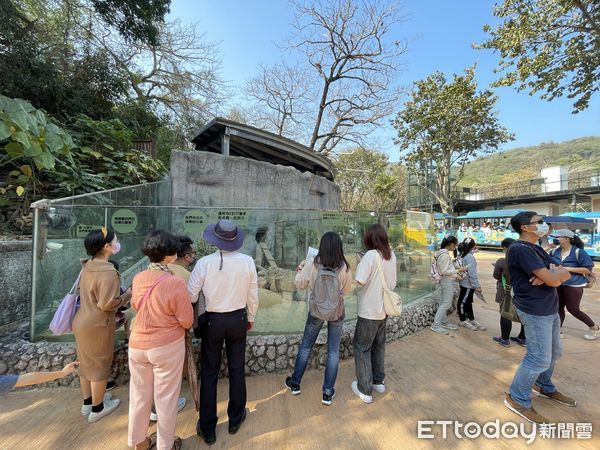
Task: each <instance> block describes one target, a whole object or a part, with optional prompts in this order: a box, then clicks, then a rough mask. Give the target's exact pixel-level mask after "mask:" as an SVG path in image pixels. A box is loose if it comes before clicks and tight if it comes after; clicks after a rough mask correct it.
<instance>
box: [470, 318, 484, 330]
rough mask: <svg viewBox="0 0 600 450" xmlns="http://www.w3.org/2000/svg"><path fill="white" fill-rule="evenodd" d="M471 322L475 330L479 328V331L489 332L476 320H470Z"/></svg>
mask: <svg viewBox="0 0 600 450" xmlns="http://www.w3.org/2000/svg"><path fill="white" fill-rule="evenodd" d="M469 322H471V325H473V326H474V327H475V328H477V329H478V330H481V331H485V330H487V328H486V327H484V326H483V325H481V324H480V323H479V322H477V321H476V320H470V321H469Z"/></svg>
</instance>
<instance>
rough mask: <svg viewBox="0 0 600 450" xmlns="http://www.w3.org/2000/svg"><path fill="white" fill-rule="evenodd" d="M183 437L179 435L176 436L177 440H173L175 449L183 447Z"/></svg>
mask: <svg viewBox="0 0 600 450" xmlns="http://www.w3.org/2000/svg"><path fill="white" fill-rule="evenodd" d="M181 444H182V442H181V438H180V437H179V436H175V440H174V441H173V450H179V449H180V448H181Z"/></svg>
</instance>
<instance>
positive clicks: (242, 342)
mask: <svg viewBox="0 0 600 450" xmlns="http://www.w3.org/2000/svg"><path fill="white" fill-rule="evenodd" d="M203 238H204V240H205V241H207V242H208V243H209V244H212V245H214V246H216V247H217V248H218V249H219V250H218V251H217V252H215V253H212V254H210V255H208V256H205V257H204V258H202V259H200V260H199V261H198V263H197V264H196V266H195V267H194V270H193V271H192V275H191V276H190V281H189V284H188V289H189V292H190V295H191V297H192V302H196V301H197V300H198V295H199V294H200V292H201V291H202V292H203V293H204V298H205V299H206V317H207V325H206V327H205V329H204V331H203V335H202V348H201V356H200V361H201V371H200V419H199V420H198V424H197V425H196V432H197V433H198V436H200V437H201V438H202V439H204V441H205V442H206V443H207V444H208V445H212V444H214V443H215V441H216V439H217V438H216V433H215V429H216V426H217V420H218V417H217V381H218V376H219V369H220V367H221V352H222V350H223V343H225V351H226V353H227V365H228V368H229V405H228V407H227V415H228V416H229V433H230V434H235V433H237V432H238V430H239V428H240V426H241V425H242V422H243V421H244V420H245V419H246V413H247V410H246V376H245V370H244V368H245V356H246V333H247V331H249V330H251V329H252V324H253V322H254V317H255V315H256V310H257V309H258V280H257V275H256V266H255V264H254V260H253V259H252V258H250V257H249V256H248V255H244V254H243V253H239V252H238V250H239V249H240V248H241V246H242V244H243V243H244V233H243V232H242V230H241V229H240V228H239V227H238V226H237V225H236V224H235V223H233V222H231V221H230V220H224V219H223V220H219V221H218V222H217V223H216V224H210V225H208V226H207V227H206V229H205V230H204V234H203Z"/></svg>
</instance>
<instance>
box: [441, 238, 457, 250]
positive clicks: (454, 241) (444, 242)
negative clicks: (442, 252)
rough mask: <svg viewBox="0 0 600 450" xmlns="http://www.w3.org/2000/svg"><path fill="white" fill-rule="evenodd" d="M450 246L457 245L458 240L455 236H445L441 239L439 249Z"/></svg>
mask: <svg viewBox="0 0 600 450" xmlns="http://www.w3.org/2000/svg"><path fill="white" fill-rule="evenodd" d="M450 244H454V245H458V238H457V237H456V236H445V237H444V239H442V243H441V244H440V248H446V247H448V246H449V245H450Z"/></svg>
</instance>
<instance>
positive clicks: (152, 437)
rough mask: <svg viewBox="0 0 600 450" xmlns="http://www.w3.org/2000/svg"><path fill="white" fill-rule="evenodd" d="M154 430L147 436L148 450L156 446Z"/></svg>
mask: <svg viewBox="0 0 600 450" xmlns="http://www.w3.org/2000/svg"><path fill="white" fill-rule="evenodd" d="M156 439H157V438H156V431H155V432H154V433H152V434H151V435H150V436H148V450H152V449H153V448H156Z"/></svg>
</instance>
